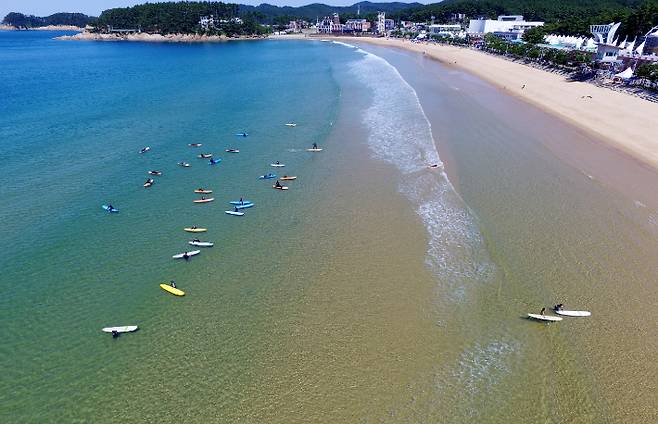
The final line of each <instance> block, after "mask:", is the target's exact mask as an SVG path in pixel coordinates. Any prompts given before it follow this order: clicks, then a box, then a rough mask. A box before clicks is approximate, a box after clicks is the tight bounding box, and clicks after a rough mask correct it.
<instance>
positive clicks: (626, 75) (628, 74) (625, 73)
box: [615, 66, 633, 81]
mask: <svg viewBox="0 0 658 424" xmlns="http://www.w3.org/2000/svg"><path fill="white" fill-rule="evenodd" d="M632 76H633V70H632V69H631V67H630V66H629V67H628V68H626V70H625V71H623V72H620V73H618V74H615V78H621V79H622V80H624V81H626V80H629V79H631V77H632Z"/></svg>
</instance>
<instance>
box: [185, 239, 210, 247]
mask: <svg viewBox="0 0 658 424" xmlns="http://www.w3.org/2000/svg"><path fill="white" fill-rule="evenodd" d="M187 243H188V244H191V245H192V246H197V247H213V246H214V245H215V243H213V242H211V241H194V240H190V241H188V242H187Z"/></svg>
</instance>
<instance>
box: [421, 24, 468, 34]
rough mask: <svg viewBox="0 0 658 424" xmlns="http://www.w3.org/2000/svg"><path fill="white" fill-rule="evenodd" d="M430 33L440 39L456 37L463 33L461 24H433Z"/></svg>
mask: <svg viewBox="0 0 658 424" xmlns="http://www.w3.org/2000/svg"><path fill="white" fill-rule="evenodd" d="M428 29H429V33H430V34H431V35H436V36H439V37H455V36H456V35H457V34H459V33H460V32H461V31H462V26H461V25H459V24H433V25H430V26H429V28H428Z"/></svg>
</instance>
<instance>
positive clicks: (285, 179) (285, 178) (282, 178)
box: [279, 176, 297, 181]
mask: <svg viewBox="0 0 658 424" xmlns="http://www.w3.org/2000/svg"><path fill="white" fill-rule="evenodd" d="M279 179H280V180H281V181H293V180H296V179H297V177H288V176H283V177H281V178H279Z"/></svg>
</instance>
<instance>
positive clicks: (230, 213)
mask: <svg viewBox="0 0 658 424" xmlns="http://www.w3.org/2000/svg"><path fill="white" fill-rule="evenodd" d="M224 213H225V214H227V215H234V216H244V212H236V211H224Z"/></svg>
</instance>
